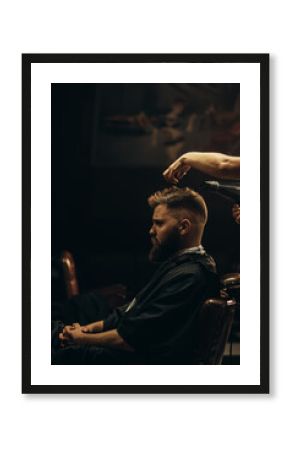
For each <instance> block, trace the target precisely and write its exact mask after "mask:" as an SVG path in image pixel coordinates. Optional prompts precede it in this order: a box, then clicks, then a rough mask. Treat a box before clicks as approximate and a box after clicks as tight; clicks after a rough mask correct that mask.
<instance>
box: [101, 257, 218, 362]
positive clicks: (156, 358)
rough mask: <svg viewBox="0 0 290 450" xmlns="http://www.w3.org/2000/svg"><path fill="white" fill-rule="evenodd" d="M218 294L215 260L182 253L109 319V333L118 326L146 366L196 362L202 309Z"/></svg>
mask: <svg viewBox="0 0 290 450" xmlns="http://www.w3.org/2000/svg"><path fill="white" fill-rule="evenodd" d="M218 292H219V282H218V277H217V275H216V268H215V263H214V260H213V259H212V258H211V257H210V256H209V255H207V254H203V255H202V254H197V253H183V254H181V255H179V256H178V255H177V256H174V257H172V258H170V259H169V260H167V261H166V262H164V263H163V264H162V265H161V266H160V267H159V268H158V270H157V271H156V273H155V274H154V276H153V278H152V279H151V281H150V282H149V283H148V284H147V285H146V286H145V287H144V289H142V290H141V292H139V293H138V294H137V296H136V297H135V298H134V300H133V301H132V302H131V303H128V304H127V305H125V306H122V307H120V308H117V309H116V310H115V311H114V312H113V313H112V314H111V315H110V316H109V317H108V318H107V319H106V320H105V321H104V330H109V329H113V328H116V329H117V331H118V333H119V334H120V335H121V336H122V337H123V339H124V340H125V341H126V342H127V343H128V344H129V345H130V346H132V347H133V348H134V349H135V351H136V352H137V353H138V355H139V357H140V359H141V361H143V363H145V364H191V363H194V362H193V361H192V358H193V355H192V349H193V345H194V342H193V340H194V329H195V319H196V314H197V310H198V307H199V305H200V304H201V302H202V301H203V300H205V299H206V298H209V297H211V296H215V295H217V294H218Z"/></svg>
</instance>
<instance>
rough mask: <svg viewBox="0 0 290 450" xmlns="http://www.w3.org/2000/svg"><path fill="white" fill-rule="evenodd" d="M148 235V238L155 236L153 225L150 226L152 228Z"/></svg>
mask: <svg viewBox="0 0 290 450" xmlns="http://www.w3.org/2000/svg"><path fill="white" fill-rule="evenodd" d="M149 234H150V236H153V235H154V234H155V233H154V225H152V227H151V228H150V230H149Z"/></svg>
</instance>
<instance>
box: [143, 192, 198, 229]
mask: <svg viewBox="0 0 290 450" xmlns="http://www.w3.org/2000/svg"><path fill="white" fill-rule="evenodd" d="M148 203H149V206H150V207H151V208H156V206H158V205H166V206H167V207H168V208H169V209H171V210H174V209H176V210H178V209H186V210H187V211H190V212H192V213H193V214H194V216H195V217H197V216H198V218H199V219H200V220H201V221H202V222H204V223H206V221H207V206H206V203H205V201H204V199H203V197H202V196H201V195H200V194H199V193H198V192H195V191H193V190H192V189H189V188H188V187H186V188H178V187H176V186H172V187H170V188H166V189H163V190H162V191H157V192H155V193H154V194H152V195H151V196H150V197H149V198H148Z"/></svg>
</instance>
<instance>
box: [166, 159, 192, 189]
mask: <svg viewBox="0 0 290 450" xmlns="http://www.w3.org/2000/svg"><path fill="white" fill-rule="evenodd" d="M189 170H190V166H189V165H188V164H186V163H185V162H184V161H182V160H177V161H175V162H174V163H173V164H171V166H169V167H168V169H166V170H165V171H164V172H163V176H164V178H165V179H166V180H167V181H169V182H171V183H175V184H177V183H178V182H179V181H180V180H181V179H182V178H183V177H184V176H185V175H186V174H187V172H188V171H189Z"/></svg>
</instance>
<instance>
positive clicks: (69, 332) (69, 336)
mask: <svg viewBox="0 0 290 450" xmlns="http://www.w3.org/2000/svg"><path fill="white" fill-rule="evenodd" d="M83 335H84V332H83V330H82V327H81V326H80V324H79V323H73V324H72V325H66V326H65V327H64V329H63V330H62V333H60V334H59V339H60V341H61V343H62V344H63V346H66V345H72V344H73V345H74V344H79V343H80V341H81V338H82V337H83Z"/></svg>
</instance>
